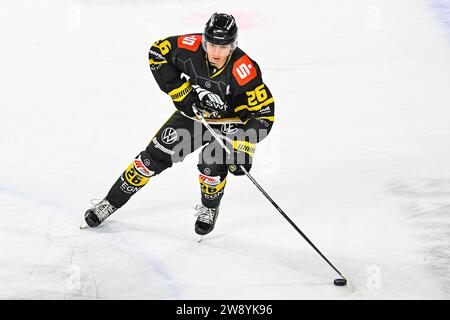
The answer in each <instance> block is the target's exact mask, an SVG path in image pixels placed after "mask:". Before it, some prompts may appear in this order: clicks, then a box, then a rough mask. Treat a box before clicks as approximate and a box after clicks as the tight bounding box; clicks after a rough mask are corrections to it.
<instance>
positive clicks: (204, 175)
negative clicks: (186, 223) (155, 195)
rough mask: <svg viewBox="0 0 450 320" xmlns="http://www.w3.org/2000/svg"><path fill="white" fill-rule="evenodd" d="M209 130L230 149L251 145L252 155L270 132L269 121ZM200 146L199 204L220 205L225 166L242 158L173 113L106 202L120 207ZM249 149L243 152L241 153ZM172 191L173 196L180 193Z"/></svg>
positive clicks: (220, 125)
mask: <svg viewBox="0 0 450 320" xmlns="http://www.w3.org/2000/svg"><path fill="white" fill-rule="evenodd" d="M211 127H212V128H213V129H214V131H215V132H216V133H217V134H218V135H219V136H221V137H226V138H225V141H227V146H229V147H230V150H233V146H234V147H236V146H237V145H239V143H238V142H242V141H245V142H243V145H244V147H248V146H250V150H252V151H250V152H251V153H253V152H254V149H255V147H256V143H257V142H259V141H261V140H262V139H264V138H265V137H266V136H267V134H268V133H269V131H270V129H271V127H272V121H270V120H261V119H251V120H249V121H248V122H247V123H246V124H212V125H211ZM233 141H234V142H233ZM202 146H203V149H202V151H201V152H200V154H199V161H198V165H197V167H198V170H199V183H200V187H201V199H202V203H203V204H204V205H205V206H206V207H209V208H211V207H217V206H219V204H220V200H221V199H222V197H223V193H224V189H225V184H226V181H227V174H228V166H229V165H230V163H231V162H233V163H237V164H240V162H239V161H238V160H242V159H239V157H235V158H233V159H230V157H227V154H226V152H225V151H224V150H223V148H222V147H221V146H220V145H219V144H218V143H217V141H215V138H214V137H213V136H212V135H211V133H210V132H209V131H208V130H207V129H206V128H205V127H204V126H203V124H202V123H201V122H198V121H195V120H192V119H191V118H188V117H185V116H183V115H182V114H181V113H180V112H179V111H175V112H174V113H173V114H172V116H171V117H170V118H169V120H167V121H166V123H164V125H163V126H162V127H161V128H160V129H159V130H158V132H157V133H156V135H155V136H154V137H153V138H152V140H151V141H150V143H149V144H148V146H147V148H146V149H145V150H144V151H142V152H140V153H139V154H138V155H137V156H136V158H135V159H134V160H133V162H132V163H131V164H130V165H129V166H128V168H127V169H126V170H125V171H124V172H123V173H122V175H121V176H120V177H119V178H118V179H117V181H116V182H115V183H114V185H113V186H112V188H111V189H110V191H109V192H108V195H107V196H106V199H107V200H108V201H109V202H110V203H111V204H112V205H113V206H114V207H116V208H120V207H122V206H123V205H124V204H125V203H126V202H127V201H128V200H129V199H130V198H131V196H132V195H134V194H135V193H136V192H137V191H139V190H140V189H141V188H142V187H143V186H145V185H146V184H147V182H148V181H149V179H150V178H151V177H153V176H155V175H158V174H160V173H161V172H163V171H164V170H166V169H167V168H170V167H171V166H172V164H173V163H176V162H181V161H183V159H184V158H185V157H186V156H187V155H188V154H190V153H192V152H194V151H195V150H197V149H199V148H200V147H202ZM248 149H249V148H247V149H245V148H244V149H243V150H244V154H245V152H246V151H248ZM250 152H247V153H250ZM247 158H252V157H247ZM230 161H231V162H230ZM242 161H248V159H244V160H242ZM250 161H251V159H250ZM173 192H174V194H176V193H177V192H179V191H176V190H174V191H173Z"/></svg>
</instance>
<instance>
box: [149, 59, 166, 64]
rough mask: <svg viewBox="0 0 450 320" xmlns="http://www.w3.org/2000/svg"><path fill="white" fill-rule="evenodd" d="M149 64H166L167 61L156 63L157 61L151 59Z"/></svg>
mask: <svg viewBox="0 0 450 320" xmlns="http://www.w3.org/2000/svg"><path fill="white" fill-rule="evenodd" d="M149 63H150V64H164V63H167V60H163V61H155V60H153V59H150V60H149Z"/></svg>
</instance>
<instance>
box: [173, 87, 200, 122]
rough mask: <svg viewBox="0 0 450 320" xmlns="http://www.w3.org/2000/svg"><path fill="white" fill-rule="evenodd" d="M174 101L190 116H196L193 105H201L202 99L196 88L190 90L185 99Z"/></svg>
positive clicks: (177, 106) (178, 107)
mask: <svg viewBox="0 0 450 320" xmlns="http://www.w3.org/2000/svg"><path fill="white" fill-rule="evenodd" d="M173 103H174V104H175V107H176V108H177V109H178V110H180V111H181V112H183V113H184V114H185V115H187V116H188V117H195V113H194V110H193V109H192V107H196V108H199V107H200V99H199V98H198V95H197V93H196V92H195V91H194V90H192V91H191V92H189V93H188V95H187V96H186V97H184V99H183V100H181V101H174V102H173Z"/></svg>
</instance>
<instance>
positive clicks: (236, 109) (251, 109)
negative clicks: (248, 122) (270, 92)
mask: <svg viewBox="0 0 450 320" xmlns="http://www.w3.org/2000/svg"><path fill="white" fill-rule="evenodd" d="M272 102H273V97H272V98H270V99H267V100H266V101H264V102H263V103H260V104H258V105H256V106H254V107H249V106H247V105H245V104H244V105H242V106H239V107H237V108H235V109H234V112H238V111H241V110H244V109H248V110H249V111H259V110H260V109H261V108H262V107H265V106H267V105H269V104H271V103H272Z"/></svg>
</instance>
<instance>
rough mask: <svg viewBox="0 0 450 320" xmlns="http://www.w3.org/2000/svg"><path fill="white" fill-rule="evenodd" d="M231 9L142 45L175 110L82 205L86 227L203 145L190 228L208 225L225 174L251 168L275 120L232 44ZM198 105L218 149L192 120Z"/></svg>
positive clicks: (257, 76) (256, 73)
mask: <svg viewBox="0 0 450 320" xmlns="http://www.w3.org/2000/svg"><path fill="white" fill-rule="evenodd" d="M237 37H238V28H237V25H236V21H235V19H234V17H233V16H232V15H229V14H223V13H220V14H218V13H214V14H213V15H212V16H211V17H210V19H209V20H208V22H207V23H206V26H205V29H204V32H203V33H194V34H186V35H181V36H173V37H168V38H164V39H162V40H159V41H156V42H155V43H154V44H153V45H152V47H151V48H150V50H149V63H150V69H151V71H152V73H153V76H154V77H155V80H156V82H157V83H158V85H159V87H160V89H161V90H162V91H164V92H165V93H167V94H168V95H169V96H170V98H172V101H173V104H174V105H175V108H176V111H175V112H174V113H173V114H172V116H171V117H170V118H169V119H168V120H167V122H165V123H164V124H163V126H162V127H161V128H160V129H159V130H158V132H157V133H156V135H155V136H154V137H153V138H152V140H151V141H150V143H149V145H148V146H147V147H146V149H145V150H144V151H142V152H140V153H139V154H138V155H137V156H136V158H135V159H134V160H133V162H132V163H131V164H130V165H129V167H128V168H127V169H126V170H125V171H124V172H123V173H122V175H121V176H120V177H119V178H118V180H117V181H116V182H115V183H114V185H113V186H112V187H111V189H110V190H109V192H108V194H107V195H106V197H105V198H104V199H103V200H102V201H100V202H99V203H97V204H95V205H94V206H93V207H92V208H90V209H89V210H87V211H86V213H85V220H86V223H87V225H88V226H90V227H96V226H98V225H100V224H101V223H102V222H103V221H104V220H105V219H106V218H108V217H109V216H110V215H111V214H112V213H114V212H115V211H116V210H117V209H119V208H121V207H122V206H123V205H124V204H125V203H126V202H127V201H128V200H129V199H130V198H131V196H132V195H133V194H135V193H136V192H137V191H138V190H140V189H141V188H142V187H143V186H144V185H145V184H147V182H148V181H149V179H150V178H152V177H153V176H156V175H158V174H160V173H161V172H163V171H164V170H165V169H167V168H169V167H171V166H172V164H173V163H176V162H180V161H182V160H183V159H184V158H185V157H186V156H187V155H188V154H190V153H192V152H194V151H195V150H196V149H198V148H200V147H202V146H203V149H202V150H201V152H200V153H199V162H198V170H199V183H200V187H201V188H200V190H201V205H197V206H196V210H197V213H196V216H197V220H196V222H195V232H196V233H197V234H199V235H205V234H208V233H209V232H211V231H212V230H213V228H214V225H215V223H216V219H217V216H218V214H219V205H220V201H221V199H222V197H223V194H224V188H225V184H226V182H227V174H228V172H230V173H231V174H234V175H244V172H243V170H242V169H241V167H240V165H243V167H244V168H245V169H246V170H248V171H249V170H250V168H251V165H252V160H253V155H254V152H255V148H256V144H257V143H258V142H259V141H261V140H262V139H264V138H265V137H266V136H267V134H268V133H269V131H270V130H271V128H272V125H273V121H274V100H273V97H272V95H271V93H270V91H269V88H268V87H267V86H266V85H265V84H264V82H263V80H262V76H261V70H260V68H259V66H258V64H257V63H256V62H255V61H254V60H252V59H250V58H249V56H248V55H246V54H245V53H244V51H242V50H241V49H240V48H239V47H237ZM194 108H196V109H198V110H199V111H200V112H201V115H202V116H203V117H204V118H205V119H206V120H207V122H208V123H209V124H210V125H211V127H212V128H213V129H214V131H215V132H216V133H217V134H218V135H219V136H220V138H221V139H223V141H224V142H225V143H226V146H227V148H229V150H230V151H231V152H230V155H228V154H227V153H226V152H224V150H223V148H221V147H220V145H219V144H218V143H217V141H216V140H215V138H214V137H213V136H212V135H211V134H210V132H209V131H208V130H207V129H206V128H205V126H204V125H203V124H202V123H201V122H200V121H199V118H198V116H197V114H196V113H195V112H194Z"/></svg>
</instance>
